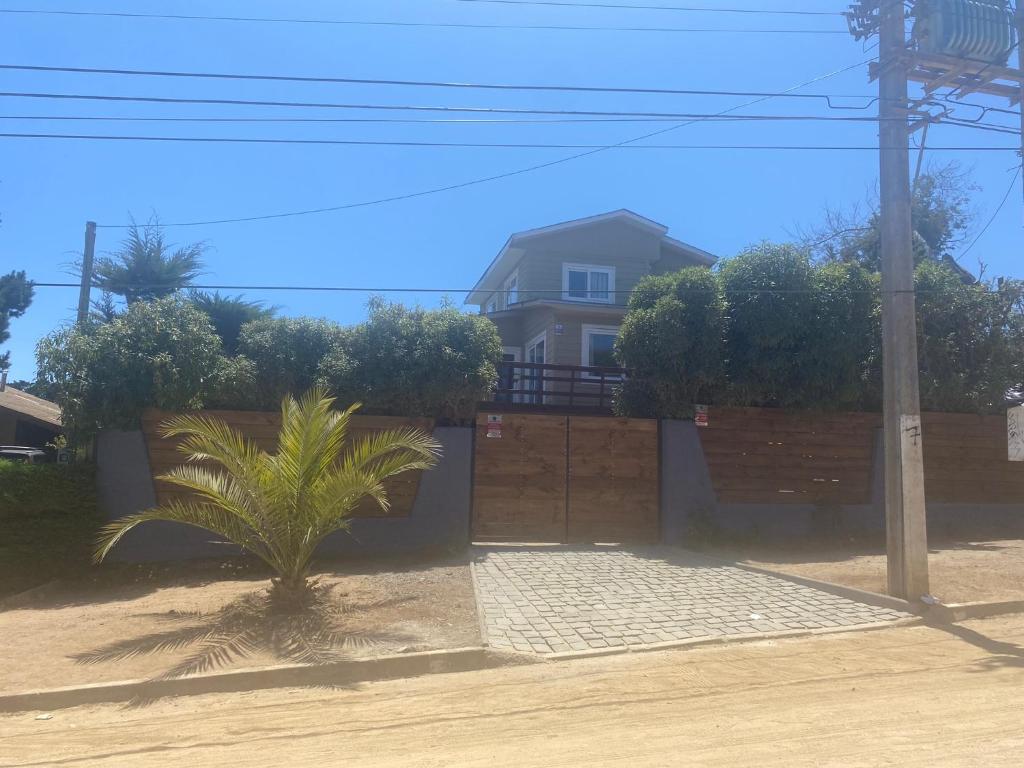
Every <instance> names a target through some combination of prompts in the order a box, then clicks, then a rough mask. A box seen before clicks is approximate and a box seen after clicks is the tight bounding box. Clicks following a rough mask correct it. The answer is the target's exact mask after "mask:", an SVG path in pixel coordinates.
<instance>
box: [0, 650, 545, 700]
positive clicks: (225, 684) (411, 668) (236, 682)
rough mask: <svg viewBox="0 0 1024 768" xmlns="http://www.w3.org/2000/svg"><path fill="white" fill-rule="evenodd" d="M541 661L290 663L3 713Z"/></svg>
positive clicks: (445, 657) (73, 693) (112, 686)
mask: <svg viewBox="0 0 1024 768" xmlns="http://www.w3.org/2000/svg"><path fill="white" fill-rule="evenodd" d="M537 661H539V659H537V660H534V659H531V658H530V657H524V656H522V655H520V654H511V653H501V652H498V651H495V650H491V649H487V648H454V649H450V650H441V651H423V652H420V653H403V654H396V655H391V656H378V657H374V658H369V659H356V660H352V661H339V662H335V663H332V664H319V665H304V664H284V665H280V666H274V667H258V668H252V669H239V670H232V671H230V672H222V673H218V674H213V675H203V676H198V677H184V678H174V679H170V680H124V681H120V682H116V683H98V684H94V685H84V686H72V687H68V688H51V689H45V690H37V691H23V692H20V693H10V694H0V712H23V711H26V710H52V709H64V708H67V707H76V706H80V705H83V704H108V703H117V702H145V701H148V700H152V699H157V698H162V697H165V696H196V695H199V694H204V693H232V692H238V691H253V690H261V689H268V688H292V687H307V686H312V687H320V686H344V685H351V684H354V683H364V682H370V681H374V680H393V679H396V678H403V677H418V676H420V675H427V674H438V673H446V672H474V671H477V670H481V669H492V668H494V667H503V666H512V665H516V664H530V663H536V662H537Z"/></svg>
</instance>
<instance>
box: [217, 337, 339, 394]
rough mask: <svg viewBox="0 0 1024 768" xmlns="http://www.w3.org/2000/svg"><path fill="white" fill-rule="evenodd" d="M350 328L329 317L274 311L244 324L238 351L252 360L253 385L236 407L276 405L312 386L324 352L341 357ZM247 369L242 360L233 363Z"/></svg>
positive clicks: (325, 354)
mask: <svg viewBox="0 0 1024 768" xmlns="http://www.w3.org/2000/svg"><path fill="white" fill-rule="evenodd" d="M347 339H348V332H347V331H346V329H345V328H343V327H342V326H340V325H338V324H337V323H334V322H331V321H330V320H324V319H319V318H312V317H275V318H263V319H260V320H254V321H253V322H251V323H246V324H245V325H244V326H242V330H241V333H240V334H239V337H238V351H239V353H240V354H241V355H242V356H243V357H245V358H246V359H247V360H249V361H251V368H248V370H249V371H251V375H252V377H253V378H252V391H251V392H249V393H248V394H245V393H244V392H243V393H236V394H238V395H240V396H242V397H243V400H242V402H240V403H238V404H237V407H245V408H253V409H259V408H269V409H276V408H277V407H278V404H279V403H280V402H281V399H282V398H283V397H284V396H285V395H287V394H295V393H298V392H304V391H306V390H308V389H310V388H311V387H312V386H313V385H314V383H315V382H316V380H317V377H318V374H319V371H320V366H321V363H322V361H323V360H324V358H325V357H326V356H327V355H328V354H331V355H332V356H335V357H338V356H340V357H344V355H345V351H344V350H345V348H346V346H347ZM236 365H238V366H239V368H240V369H246V368H247V366H246V364H244V363H237V364H236Z"/></svg>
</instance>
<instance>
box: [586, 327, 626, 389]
mask: <svg viewBox="0 0 1024 768" xmlns="http://www.w3.org/2000/svg"><path fill="white" fill-rule="evenodd" d="M618 335H619V329H618V328H617V327H616V326H611V325H586V324H584V326H583V328H582V333H581V336H582V339H583V345H582V346H583V349H582V354H581V355H580V363H581V365H585V366H588V367H592V368H617V367H619V363H618V361H617V360H616V359H615V353H614V350H615V337H616V336H618ZM584 375H585V376H586V377H587V378H591V377H595V376H597V374H584ZM605 378H613V377H611V376H607V375H606V376H605Z"/></svg>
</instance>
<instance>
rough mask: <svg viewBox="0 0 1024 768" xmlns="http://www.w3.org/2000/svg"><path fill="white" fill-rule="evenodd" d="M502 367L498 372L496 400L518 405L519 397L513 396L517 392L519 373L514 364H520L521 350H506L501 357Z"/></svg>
mask: <svg viewBox="0 0 1024 768" xmlns="http://www.w3.org/2000/svg"><path fill="white" fill-rule="evenodd" d="M501 362H502V363H505V365H502V366H501V369H500V370H499V372H498V396H497V397H496V398H495V399H496V400H497V401H498V402H499V403H512V402H516V403H518V402H519V400H520V397H519V395H516V394H513V393H514V392H515V390H517V389H518V388H519V387H518V382H519V373H518V371H517V370H516V367H515V365H512V363H518V362H519V350H517V349H506V350H505V352H503V353H502V355H501Z"/></svg>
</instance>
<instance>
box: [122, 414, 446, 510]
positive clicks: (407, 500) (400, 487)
mask: <svg viewBox="0 0 1024 768" xmlns="http://www.w3.org/2000/svg"><path fill="white" fill-rule="evenodd" d="M203 414H204V415H206V416H211V417H213V418H218V419H222V420H223V421H225V422H226V423H227V424H229V425H230V426H231V427H233V428H234V429H237V430H238V431H240V432H241V433H242V434H244V435H245V436H246V437H248V438H250V439H251V440H253V442H255V443H256V445H257V446H259V447H260V448H261V449H262V450H265V451H269V452H273V451H274V449H275V448H276V447H277V433H278V431H279V430H280V428H281V414H280V413H277V412H274V413H270V412H262V411H203ZM174 415H175V414H173V413H168V412H165V411H159V410H156V409H149V410H147V411H145V412H144V413H143V415H142V433H143V436H144V437H145V440H146V451H147V453H148V455H149V468H150V471H151V472H152V474H153V483H154V488H155V490H156V497H157V502H158V503H160V504H163V503H164V502H166V501H168V500H169V499H172V498H182V497H187V496H189V492H188V491H185V490H184V489H181V488H178V487H177V486H174V485H172V484H170V483H167V482H164V481H162V480H157V479H156V478H157V476H159V475H161V474H163V473H165V472H167V471H168V470H169V469H171V468H173V467H176V466H179V465H181V464H182V463H183V461H184V456H183V455H182V453H181V452H180V451H178V449H177V446H178V443H179V442H180V441H179V440H177V439H174V438H165V437H162V436H161V430H160V425H161V423H163V422H164V421H166V420H167V419H168V418H170V417H171V416H174ZM433 426H434V425H433V421H432V420H430V419H414V418H402V417H398V416H353V417H352V421H351V423H350V426H349V434H350V435H351V436H352V437H355V438H358V437H360V436H364V435H368V434H371V433H373V432H379V431H381V430H385V429H398V428H402V427H416V428H418V429H421V430H423V431H425V432H427V433H428V434H429V433H430V432H431V431H432V429H433ZM422 474H423V473H422V472H404V473H402V474H401V475H397V476H395V477H393V478H391V479H389V480H388V481H386V483H385V488H386V489H387V492H388V498H389V499H390V501H391V507H390V509H389V510H388V512H386V513H385V512H383V511H381V509H380V507H378V506H377V505H376V504H375V503H373V502H371V501H369V500H364V501H363V502H362V503H361V504H360V506H359V507H358V508H357V509H356V512H355V514H354V516H355V517H385V516H386V517H406V516H408V515H409V513H410V512H411V511H412V505H413V503H414V502H415V500H416V492H417V490H418V489H419V484H420V476H421V475H422Z"/></svg>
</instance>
